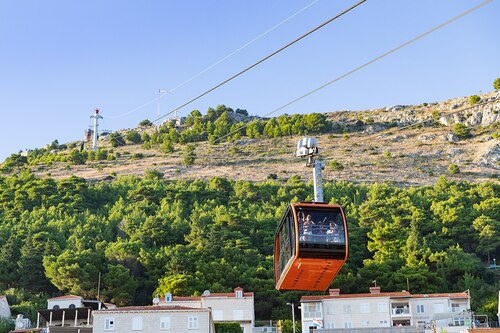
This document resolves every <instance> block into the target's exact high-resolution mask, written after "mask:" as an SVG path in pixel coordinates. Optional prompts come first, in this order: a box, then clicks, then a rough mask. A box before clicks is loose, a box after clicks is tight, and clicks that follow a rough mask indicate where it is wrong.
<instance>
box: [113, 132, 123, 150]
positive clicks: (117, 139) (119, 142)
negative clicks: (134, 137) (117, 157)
mask: <svg viewBox="0 0 500 333" xmlns="http://www.w3.org/2000/svg"><path fill="white" fill-rule="evenodd" d="M109 141H110V142H111V145H112V146H113V147H120V146H125V139H124V138H123V135H121V133H116V132H115V133H111V135H110V136H109Z"/></svg>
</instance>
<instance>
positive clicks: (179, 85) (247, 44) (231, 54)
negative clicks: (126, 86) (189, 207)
mask: <svg viewBox="0 0 500 333" xmlns="http://www.w3.org/2000/svg"><path fill="white" fill-rule="evenodd" d="M318 1H319V0H315V1H313V2H311V3H310V4H308V5H307V6H305V7H304V8H302V9H301V10H299V11H297V12H295V13H294V14H292V15H290V16H288V17H287V18H286V19H284V20H283V21H281V22H280V23H278V24H276V25H275V26H273V27H272V28H270V29H268V30H266V31H265V32H263V33H262V34H260V35H259V36H257V37H255V38H254V39H252V40H251V41H249V42H247V43H246V44H244V45H243V46H240V47H239V48H238V49H236V50H235V51H233V52H231V53H229V54H228V55H226V56H224V57H223V58H221V59H220V60H218V61H217V62H215V63H213V64H212V65H210V66H208V67H207V68H205V69H204V70H202V71H201V72H199V73H198V74H196V75H194V76H193V77H191V78H190V79H187V80H186V81H184V82H182V83H180V84H178V85H177V86H175V87H174V88H171V89H168V90H167V91H168V92H169V93H172V92H174V91H175V90H177V89H179V88H180V87H182V86H184V85H186V84H188V83H189V82H191V81H193V80H194V79H196V78H197V77H198V76H200V75H202V74H204V73H205V72H207V71H209V70H210V69H212V68H214V67H215V66H217V65H219V64H220V63H222V62H224V61H225V60H227V59H228V58H230V57H232V56H233V55H235V54H236V53H238V52H240V51H241V50H243V49H244V48H246V47H247V46H250V45H251V44H253V43H254V42H256V41H257V40H259V39H261V38H262V37H264V36H266V35H268V34H269V33H270V32H271V31H273V30H275V29H276V28H278V27H280V26H281V25H283V24H284V23H286V22H288V21H289V20H291V19H292V18H294V17H295V16H297V15H299V14H300V13H302V12H303V11H304V10H306V9H307V8H309V7H311V6H312V5H314V4H315V3H317V2H318ZM163 96H164V94H161V93H160V94H159V96H158V97H155V98H154V99H152V100H150V101H148V102H146V103H144V104H142V105H140V106H138V107H136V108H134V109H132V110H130V111H128V112H125V113H123V114H121V115H118V116H114V117H111V118H118V117H123V116H126V115H128V114H131V113H134V112H136V111H138V110H140V109H142V108H144V107H146V106H148V105H150V104H152V103H154V102H157V101H160V100H161V99H162V98H163Z"/></svg>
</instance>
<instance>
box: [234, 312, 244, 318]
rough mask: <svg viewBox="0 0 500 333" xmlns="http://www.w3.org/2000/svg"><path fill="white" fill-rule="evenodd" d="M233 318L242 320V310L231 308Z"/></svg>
mask: <svg viewBox="0 0 500 333" xmlns="http://www.w3.org/2000/svg"><path fill="white" fill-rule="evenodd" d="M233 319H234V320H243V310H233Z"/></svg>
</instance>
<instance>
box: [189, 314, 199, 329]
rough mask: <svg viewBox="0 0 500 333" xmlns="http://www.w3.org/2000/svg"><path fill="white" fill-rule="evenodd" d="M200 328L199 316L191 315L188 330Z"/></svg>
mask: <svg viewBox="0 0 500 333" xmlns="http://www.w3.org/2000/svg"><path fill="white" fill-rule="evenodd" d="M197 329H198V317H195V316H189V317H188V330H197Z"/></svg>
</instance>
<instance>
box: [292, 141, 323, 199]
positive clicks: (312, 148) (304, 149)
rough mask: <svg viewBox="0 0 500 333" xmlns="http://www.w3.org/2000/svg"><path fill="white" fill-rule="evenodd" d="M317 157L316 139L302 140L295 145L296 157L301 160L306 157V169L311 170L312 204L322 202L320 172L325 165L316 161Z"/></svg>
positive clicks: (321, 177)
mask: <svg viewBox="0 0 500 333" xmlns="http://www.w3.org/2000/svg"><path fill="white" fill-rule="evenodd" d="M316 155H318V141H317V140H316V138H303V139H302V140H300V141H299V142H298V143H297V153H296V156H297V157H300V158H303V157H307V158H308V160H307V163H306V166H307V167H312V168H313V179H314V202H323V176H322V174H321V170H323V169H324V168H325V163H323V162H321V161H316V160H315V158H314V157H315V156H316Z"/></svg>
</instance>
